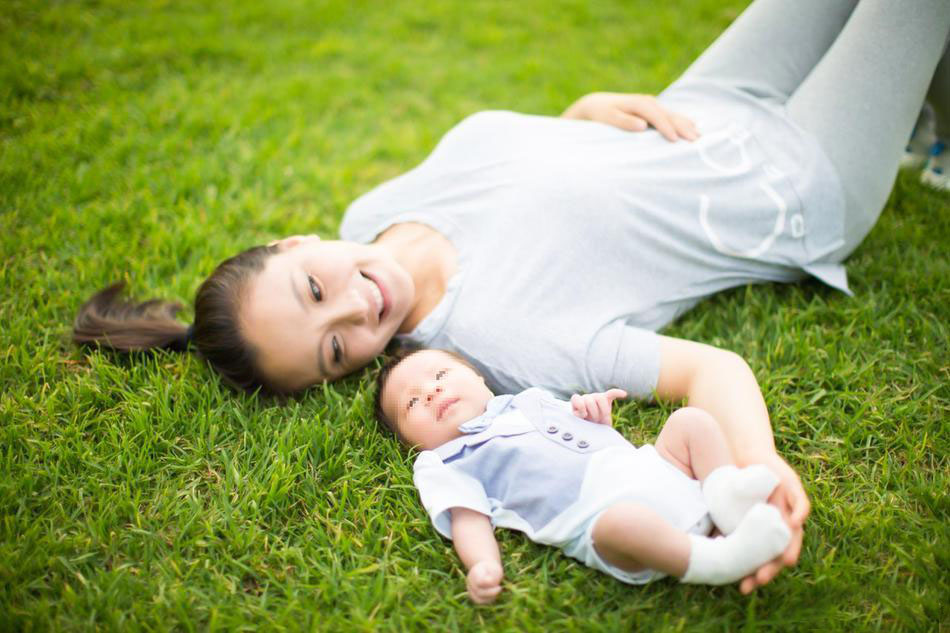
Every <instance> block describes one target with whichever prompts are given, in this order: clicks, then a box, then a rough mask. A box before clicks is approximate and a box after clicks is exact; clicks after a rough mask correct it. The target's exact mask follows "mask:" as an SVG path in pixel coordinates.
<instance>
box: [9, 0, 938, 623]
mask: <svg viewBox="0 0 950 633" xmlns="http://www.w3.org/2000/svg"><path fill="white" fill-rule="evenodd" d="M743 5H744V3H743V2H741V1H723V2H720V1H712V0H708V1H702V2H692V3H688V7H685V8H668V7H667V5H665V4H662V5H661V3H654V2H646V1H641V2H620V1H617V2H597V3H587V2H581V1H579V0H578V1H573V2H568V1H561V2H541V1H540V0H537V1H534V0H532V1H530V2H529V1H527V0H526V1H523V2H518V3H507V2H471V3H468V2H466V3H462V2H459V3H442V2H433V3H423V2H412V3H409V2H406V3H392V2H389V3H377V2H304V1H302V0H300V1H294V0H270V1H268V2H265V3H258V2H229V3H206V4H203V5H202V4H200V3H193V2H189V3H185V2H161V1H157V0H156V1H153V2H138V3H126V2H120V1H118V0H115V1H111V2H108V1H104V2H68V3H37V2H25V1H23V2H7V3H5V4H4V7H3V10H2V11H0V245H2V258H0V281H2V287H3V288H4V290H5V292H4V293H3V296H2V298H0V629H4V630H6V629H14V630H15V629H21V630H45V629H50V628H53V629H85V628H95V627H98V628H105V629H113V630H126V629H130V628H132V629H135V628H142V629H155V630H169V629H178V630H214V629H225V630H234V629H242V628H246V629H257V628H268V629H322V630H350V629H357V630H359V629H363V630H375V629H389V630H402V629H409V628H419V629H421V628H432V629H435V630H455V629H469V630H471V629H476V628H480V627H485V628H490V629H499V630H512V631H521V630H537V631H559V630H621V629H623V630H651V629H658V630H688V631H727V630H738V629H743V630H756V629H786V630H823V631H824V630H827V631H855V630H884V631H894V630H906V631H921V630H939V629H940V627H941V626H946V622H947V621H948V616H950V614H948V608H947V606H946V605H947V604H948V601H947V596H948V595H950V583H948V577H947V571H946V570H947V569H948V567H950V559H948V556H947V552H948V548H947V544H948V543H950V527H948V525H950V522H948V505H947V494H946V491H947V489H948V483H950V482H948V476H947V473H948V452H950V441H948V437H950V432H948V420H950V406H948V403H950V393H948V386H947V385H948V379H950V376H948V358H950V353H948V339H950V336H948V327H947V323H948V320H950V309H948V305H950V289H948V286H950V284H948V279H950V264H948V258H947V244H948V243H950V208H948V207H950V204H948V201H950V199H948V197H947V196H946V195H940V194H936V193H933V192H930V191H927V190H925V189H923V188H922V187H921V186H920V185H919V184H918V183H917V182H916V179H915V176H914V174H911V173H905V174H902V175H901V177H900V178H899V180H898V183H897V186H896V188H895V192H894V194H893V196H892V198H891V201H890V204H889V205H888V208H887V209H886V210H885V211H884V214H883V216H882V219H881V221H880V223H879V224H878V226H877V227H876V228H875V230H874V231H873V233H872V234H871V236H870V237H869V238H868V240H867V241H866V242H865V243H864V244H863V245H862V246H861V248H860V249H859V250H858V252H857V253H856V254H855V255H854V257H853V258H852V259H851V262H850V264H849V268H850V271H851V280H852V287H853V288H854V290H855V291H856V294H857V296H856V297H855V298H853V299H849V298H847V297H845V296H844V295H841V294H839V293H836V292H834V291H831V290H829V289H827V288H825V287H823V286H821V285H820V284H818V283H814V282H812V283H804V284H801V285H797V286H784V287H779V286H768V285H764V286H755V287H750V288H745V289H739V290H735V291H731V292H727V293H724V294H722V295H720V296H718V297H716V298H714V299H713V300H710V301H708V302H706V303H704V304H701V305H700V306H699V307H698V308H696V309H694V310H693V311H692V312H691V313H689V314H688V315H687V316H686V317H685V318H683V319H682V320H681V321H680V322H679V323H677V324H676V325H675V326H674V327H673V328H671V329H670V332H671V333H672V334H675V335H678V336H684V337H687V338H692V339H696V340H701V341H706V342H711V343H714V344H716V345H720V346H723V347H726V348H729V349H733V350H735V351H737V352H739V353H740V354H742V355H743V356H744V357H745V358H746V359H747V360H748V361H749V363H750V365H751V366H752V367H753V369H754V370H755V372H756V374H757V376H758V378H759V381H760V383H761V385H762V388H763V391H764V393H765V396H766V399H767V401H768V403H769V406H770V410H771V412H772V419H773V425H774V427H775V433H776V438H777V444H778V447H779V450H780V451H781V452H782V453H783V454H784V455H786V456H787V458H788V459H789V461H790V462H791V463H792V464H793V465H794V466H795V467H796V468H797V469H798V470H799V472H800V473H801V474H802V477H803V479H804V481H805V486H806V488H807V489H808V491H809V493H810V495H811V499H812V503H813V512H812V516H811V519H810V520H809V523H808V529H807V532H806V541H805V548H804V551H803V554H802V558H801V562H800V564H799V566H798V567H797V568H795V569H793V570H791V571H788V572H786V573H784V574H782V575H781V576H780V577H779V578H778V579H777V580H776V581H775V582H774V583H773V584H771V585H769V586H768V587H766V588H765V589H764V590H762V591H760V592H759V593H758V594H757V595H756V596H754V597H751V598H748V597H742V596H740V595H739V593H738V591H737V590H736V589H735V588H709V587H695V586H680V585H678V584H677V583H675V582H673V581H662V582H658V583H654V584H652V585H649V586H647V587H642V588H632V587H628V586H625V585H622V584H620V583H618V582H616V581H613V580H611V579H610V578H608V577H606V576H604V575H601V574H598V573H596V572H594V571H592V570H589V569H587V568H584V567H582V566H580V565H578V564H576V563H574V562H572V561H569V560H567V559H565V558H564V557H562V556H561V555H560V554H558V553H557V552H555V551H552V550H549V549H545V548H541V547H538V546H535V545H533V544H531V543H529V542H527V541H526V540H525V539H524V538H522V537H521V536H520V535H518V534H514V533H500V534H499V538H500V541H501V543H502V548H503V552H504V557H505V563H506V572H507V578H508V580H507V584H506V591H505V594H504V596H503V598H502V599H501V600H500V601H499V602H498V604H496V605H494V606H491V607H488V608H476V607H473V606H472V605H470V604H469V603H468V602H467V600H466V599H465V596H464V582H463V578H462V575H461V571H460V566H459V564H458V562H457V560H456V558H455V555H454V553H453V552H452V550H451V547H450V545H449V544H448V543H447V542H445V541H443V540H441V539H440V538H439V537H438V536H437V535H436V534H435V532H434V531H433V530H432V529H431V527H430V526H429V524H428V522H427V519H426V517H425V514H424V512H423V510H422V508H421V507H420V505H419V503H418V500H417V496H416V493H415V491H414V490H413V488H412V482H411V461H412V456H411V455H407V454H406V453H405V452H403V451H401V450H400V449H399V448H398V447H397V446H396V445H395V444H394V442H392V441H391V440H389V439H387V438H383V437H381V436H380V435H379V434H378V433H377V431H376V429H375V425H374V424H373V422H372V419H371V413H372V411H371V409H372V407H371V389H370V384H371V383H370V375H369V372H365V373H362V374H359V375H357V376H354V377H353V378H351V379H349V380H347V381H345V382H343V383H341V384H338V385H334V386H333V387H327V388H324V389H316V390H314V391H312V392H310V393H308V394H306V395H305V396H304V397H302V398H300V399H297V400H294V401H291V402H289V403H286V404H277V403H273V402H261V401H259V400H255V399H254V398H251V397H246V396H236V395H234V394H232V393H231V392H230V391H228V390H227V389H226V388H225V387H223V386H222V385H221V384H220V383H219V381H218V380H217V378H216V377H215V376H214V374H213V373H212V372H211V371H210V370H209V369H208V368H207V367H206V366H205V365H204V364H203V362H201V361H200V360H198V359H196V358H193V357H188V356H179V355H169V354H159V355H156V356H154V357H151V358H147V359H139V360H128V359H118V358H115V357H113V356H110V355H108V354H100V353H91V354H84V353H81V352H80V351H78V350H76V349H75V348H74V347H73V346H72V345H71V344H70V343H69V341H68V333H69V326H70V323H71V320H72V318H73V316H74V315H75V312H76V309H77V308H78V306H79V304H80V303H81V302H82V301H83V300H84V299H85V298H86V297H87V296H88V295H89V294H91V293H92V292H94V291H95V290H96V289H98V288H100V287H102V286H104V285H106V284H107V283H109V282H111V281H113V280H116V279H125V280H127V281H128V282H129V285H130V287H131V288H132V289H133V291H134V292H135V293H136V294H137V295H138V296H141V297H144V296H160V297H167V298H177V299H178V300H181V301H182V302H183V303H185V304H186V308H185V311H184V312H183V315H182V316H183V318H184V319H186V320H190V309H191V308H190V305H189V304H190V301H191V297H192V295H193V293H194V291H195V289H196V287H197V285H198V283H199V282H200V280H201V279H202V278H203V276H204V275H205V274H207V273H208V272H209V271H210V270H211V269H212V268H213V266H214V265H215V264H216V263H217V262H218V261H219V260H221V259H222V258H223V257H225V256H227V255H230V254H232V253H234V252H236V251H237V250H239V249H242V248H244V247H246V246H249V245H252V244H255V243H260V242H263V241H266V240H270V239H273V238H275V237H279V236H282V235H286V234H292V233H300V232H317V233H320V234H322V235H324V236H331V235H333V234H334V233H335V230H336V227H337V226H338V223H339V220H340V216H341V214H342V211H343V209H344V208H345V206H346V204H347V203H348V202H349V201H350V200H352V199H353V198H354V197H356V196H357V195H358V194H360V193H361V192H363V191H365V190H367V189H368V188H370V187H371V186H373V185H375V184H376V183H379V182H380V181H382V180H384V179H385V178H387V177H391V176H393V175H396V174H398V173H400V172H401V171H403V170H405V169H407V168H409V167H411V166H413V165H414V164H415V163H416V162H418V161H419V160H421V159H422V158H423V157H424V156H425V155H426V154H427V152H428V151H429V150H430V149H431V148H432V147H433V145H434V144H435V142H436V141H437V140H438V138H439V137H440V136H441V134H442V133H444V132H445V131H446V130H447V129H448V128H449V127H451V126H452V124H453V123H455V122H457V121H458V120H459V119H461V118H462V117H464V116H465V115H467V114H470V113H472V112H475V111H477V110H481V109H488V108H508V109H514V110H519V111H524V112H532V113H540V114H557V113H559V112H560V111H562V110H563V109H564V107H566V106H567V105H568V104H569V103H570V102H571V101H573V100H574V99H575V98H577V97H578V96H580V95H582V94H584V93H586V92H590V91H593V90H628V91H639V92H657V91H659V90H661V89H662V88H663V87H664V86H665V84H666V83H668V82H669V81H670V80H672V79H673V78H675V77H676V75H677V74H678V73H679V72H680V71H682V70H683V69H684V68H685V67H686V65H687V64H688V63H689V61H690V60H691V59H692V58H693V57H695V56H696V55H697V54H698V53H699V52H700V51H701V50H702V49H703V48H704V47H705V46H706V45H707V44H708V43H709V42H711V41H712V40H713V39H714V38H715V36H716V34H718V33H719V32H720V31H721V30H722V29H723V28H724V27H725V26H726V25H727V24H728V23H729V22H730V21H731V19H733V18H734V16H735V15H737V13H738V12H739V10H741V8H742V6H743ZM668 411H669V409H668V408H661V407H640V406H638V405H635V404H630V405H626V406H625V407H623V408H622V420H621V422H620V423H619V424H620V426H622V427H623V428H624V429H625V430H626V431H627V432H628V433H629V434H630V435H631V437H634V438H636V439H637V440H638V441H649V440H652V438H654V437H655V434H656V432H657V430H658V428H659V425H660V423H661V422H662V420H663V418H664V416H665V415H666V414H667V413H668ZM941 623H943V624H942V625H941Z"/></svg>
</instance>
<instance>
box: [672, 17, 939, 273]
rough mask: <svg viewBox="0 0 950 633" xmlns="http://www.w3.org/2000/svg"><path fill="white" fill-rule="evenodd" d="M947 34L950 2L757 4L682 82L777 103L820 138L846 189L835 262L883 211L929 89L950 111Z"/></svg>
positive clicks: (708, 50) (704, 54) (720, 38)
mask: <svg viewBox="0 0 950 633" xmlns="http://www.w3.org/2000/svg"><path fill="white" fill-rule="evenodd" d="M948 34H950V0H862V1H861V2H857V0H794V1H792V0H755V2H753V3H752V5H751V6H749V7H748V8H747V9H746V10H745V11H744V12H743V13H742V15H740V16H739V18H738V19H736V21H735V22H734V23H733V24H732V25H731V26H730V27H729V28H728V29H726V31H725V32H724V33H723V34H722V35H721V36H720V37H719V38H718V39H717V40H716V41H715V42H714V43H713V44H712V45H711V46H710V47H709V48H708V49H707V50H706V51H705V52H704V53H703V54H702V55H701V56H700V57H699V59H697V60H696V62H694V63H693V65H692V66H690V67H689V68H688V69H687V70H686V72H685V73H684V75H683V76H684V77H686V76H690V77H702V78H704V79H708V80H712V81H716V82H717V83H728V84H731V85H734V86H737V87H739V88H741V89H744V90H746V91H748V92H750V93H752V94H755V95H757V96H759V97H761V98H766V99H775V100H776V101H778V102H780V103H784V104H786V106H787V108H788V112H789V115H790V116H791V118H792V119H793V120H794V121H795V122H796V123H798V124H799V125H800V126H802V127H803V128H805V129H806V130H808V131H810V132H811V133H812V134H813V135H814V136H815V137H816V138H817V139H818V142H819V143H820V144H821V146H822V148H823V149H824V151H825V153H826V154H827V155H828V157H829V158H830V159H831V162H832V164H834V166H835V167H836V168H837V170H838V175H839V177H840V179H841V183H842V186H843V187H844V193H845V200H846V203H847V204H846V207H847V208H846V211H845V224H844V226H845V244H844V246H842V247H841V248H840V249H838V250H837V251H835V252H834V253H831V254H830V255H829V256H827V257H826V258H825V260H826V261H841V260H843V259H844V258H845V257H847V256H848V254H850V253H851V251H853V250H854V248H855V247H856V246H857V245H858V244H859V243H860V242H861V240H862V239H864V237H865V236H866V235H867V233H868V232H869V231H870V230H871V227H873V226H874V223H875V222H876V221H877V218H878V216H879V215H880V213H881V210H882V209H883V207H884V204H885V203H886V202H887V197H888V195H889V194H890V191H891V188H892V186H893V184H894V179H895V178H896V175H897V169H898V164H899V161H900V157H901V153H902V150H903V148H904V146H905V145H906V144H907V139H908V138H909V137H910V133H911V131H912V129H913V127H914V123H915V121H916V120H917V115H918V114H919V113H920V109H921V106H922V104H923V101H924V96H925V95H927V94H928V88H929V89H930V98H931V101H934V100H935V98H936V100H937V101H938V103H934V106H935V110H938V109H939V108H941V107H943V108H947V105H946V103H945V102H946V100H950V97H948V95H950V62H947V61H944V62H942V63H940V67H939V72H938V73H937V74H936V75H935V69H937V65H938V62H940V58H941V55H942V54H943V51H944V49H945V45H946V41H947V37H948ZM947 57H948V58H950V54H948V55H947ZM931 80H933V86H931ZM941 98H942V99H944V100H945V102H944V103H943V104H941V103H939V100H940V99H941ZM945 114H947V113H946V112H945ZM938 118H939V113H938Z"/></svg>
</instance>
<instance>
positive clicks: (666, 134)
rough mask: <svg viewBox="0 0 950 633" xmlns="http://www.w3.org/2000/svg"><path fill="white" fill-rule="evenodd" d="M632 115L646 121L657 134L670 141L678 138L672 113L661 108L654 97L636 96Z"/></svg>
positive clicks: (631, 103) (631, 102)
mask: <svg viewBox="0 0 950 633" xmlns="http://www.w3.org/2000/svg"><path fill="white" fill-rule="evenodd" d="M630 106H631V110H628V112H630V113H631V114H634V115H637V116H639V117H642V118H643V119H645V120H646V121H647V122H648V123H649V124H650V125H652V126H653V127H654V129H656V131H657V132H659V133H660V134H662V135H663V138H665V139H666V140H668V141H673V142H675V141H676V139H677V138H678V134H677V131H676V126H675V125H673V121H672V120H671V116H670V112H668V111H667V110H666V109H664V108H663V106H661V105H660V104H659V103H658V102H657V100H656V99H655V98H653V97H649V96H646V95H636V96H635V97H633V98H632V99H631V101H630Z"/></svg>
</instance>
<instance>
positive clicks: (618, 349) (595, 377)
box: [587, 321, 660, 400]
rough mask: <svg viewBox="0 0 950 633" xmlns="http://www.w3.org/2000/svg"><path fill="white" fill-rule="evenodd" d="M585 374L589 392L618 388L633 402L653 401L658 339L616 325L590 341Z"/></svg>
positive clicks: (658, 371) (657, 365)
mask: <svg viewBox="0 0 950 633" xmlns="http://www.w3.org/2000/svg"><path fill="white" fill-rule="evenodd" d="M587 371H588V374H589V377H590V383H591V387H592V389H591V391H606V390H607V389H609V388H611V387H619V388H621V389H625V390H626V391H627V392H628V393H629V394H630V396H631V397H633V398H640V399H644V400H649V399H652V398H653V392H654V390H655V389H656V383H657V380H658V379H659V377H660V337H659V335H658V334H657V333H656V332H651V331H650V330H645V329H643V328H638V327H634V326H632V325H627V324H626V323H624V322H623V321H615V322H613V323H611V324H609V325H607V326H606V327H604V328H603V329H602V330H600V332H598V333H597V335H596V336H595V337H594V339H593V341H591V345H590V348H589V349H588V356H587Z"/></svg>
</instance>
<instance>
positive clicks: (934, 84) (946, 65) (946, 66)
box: [927, 46, 950, 142]
mask: <svg viewBox="0 0 950 633" xmlns="http://www.w3.org/2000/svg"><path fill="white" fill-rule="evenodd" d="M927 102H928V103H929V104H930V107H931V108H932V109H933V113H934V127H935V130H936V132H937V138H939V139H943V141H944V142H947V141H950V46H948V47H945V48H944V51H943V57H942V58H941V59H940V63H939V64H937V69H936V70H935V71H934V76H933V79H932V80H931V81H930V88H928V89H927Z"/></svg>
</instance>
